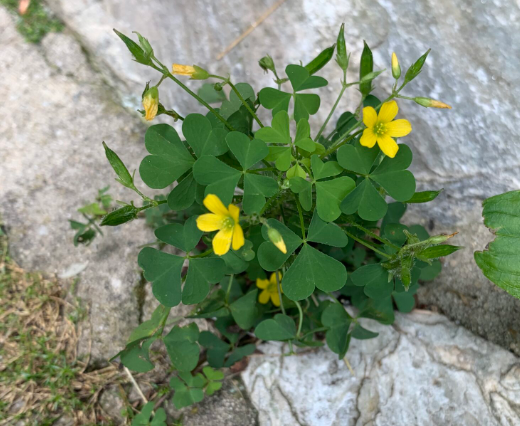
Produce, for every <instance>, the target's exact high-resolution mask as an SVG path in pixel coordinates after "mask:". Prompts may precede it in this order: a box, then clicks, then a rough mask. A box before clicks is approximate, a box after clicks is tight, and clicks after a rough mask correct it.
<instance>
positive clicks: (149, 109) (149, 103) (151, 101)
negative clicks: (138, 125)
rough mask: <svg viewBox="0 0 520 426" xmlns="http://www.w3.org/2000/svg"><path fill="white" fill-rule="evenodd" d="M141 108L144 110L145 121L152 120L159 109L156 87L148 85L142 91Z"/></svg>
mask: <svg viewBox="0 0 520 426" xmlns="http://www.w3.org/2000/svg"><path fill="white" fill-rule="evenodd" d="M143 108H144V112H145V115H144V118H145V119H146V120H147V121H151V120H153V119H154V118H155V116H156V115H157V111H158V110H159V89H157V87H155V86H153V87H150V88H149V89H148V90H147V91H146V92H145V93H144V95H143Z"/></svg>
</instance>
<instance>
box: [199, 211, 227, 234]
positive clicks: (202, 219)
mask: <svg viewBox="0 0 520 426" xmlns="http://www.w3.org/2000/svg"><path fill="white" fill-rule="evenodd" d="M223 219H225V216H221V215H218V214H213V213H206V214H201V215H200V216H199V217H198V218H197V228H199V229H200V230H201V231H204V232H211V231H216V230H217V229H221V228H222V227H223Z"/></svg>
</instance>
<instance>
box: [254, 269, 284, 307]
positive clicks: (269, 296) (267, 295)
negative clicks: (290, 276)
mask: <svg viewBox="0 0 520 426" xmlns="http://www.w3.org/2000/svg"><path fill="white" fill-rule="evenodd" d="M276 274H278V280H279V281H280V290H281V289H282V273H281V272H280V271H278V272H273V273H272V274H271V276H270V277H269V279H268V280H267V279H261V278H257V279H256V286H257V287H258V288H259V289H261V290H262V292H261V293H260V295H259V296H258V301H259V302H260V303H262V304H264V305H265V304H266V303H269V300H271V302H273V305H274V306H280V296H279V295H278V287H277V283H276Z"/></svg>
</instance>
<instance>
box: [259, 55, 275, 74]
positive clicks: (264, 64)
mask: <svg viewBox="0 0 520 426" xmlns="http://www.w3.org/2000/svg"><path fill="white" fill-rule="evenodd" d="M258 65H260V67H261V68H262V69H263V70H264V71H265V72H267V71H272V72H273V73H274V72H275V66H274V61H273V58H271V57H270V56H269V55H265V56H264V57H263V58H262V59H260V60H259V61H258Z"/></svg>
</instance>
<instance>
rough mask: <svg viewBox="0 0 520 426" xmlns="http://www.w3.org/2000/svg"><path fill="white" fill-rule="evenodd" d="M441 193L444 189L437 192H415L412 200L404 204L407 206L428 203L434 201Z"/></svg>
mask: <svg viewBox="0 0 520 426" xmlns="http://www.w3.org/2000/svg"><path fill="white" fill-rule="evenodd" d="M442 191H444V189H439V190H438V191H422V192H416V193H415V194H413V196H412V198H410V199H409V200H406V202H407V203H408V204H418V203H428V202H429V201H433V200H435V199H436V198H437V196H438V195H439V194H440V193H441V192H442Z"/></svg>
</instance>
